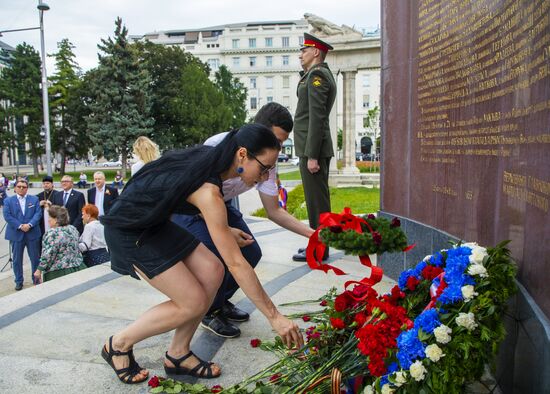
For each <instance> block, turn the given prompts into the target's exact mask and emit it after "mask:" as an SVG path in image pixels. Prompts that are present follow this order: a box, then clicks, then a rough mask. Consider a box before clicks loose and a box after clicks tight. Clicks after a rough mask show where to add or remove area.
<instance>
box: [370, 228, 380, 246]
mask: <svg viewBox="0 0 550 394" xmlns="http://www.w3.org/2000/svg"><path fill="white" fill-rule="evenodd" d="M372 240H373V241H374V243H375V244H376V245H377V246H380V244H381V243H382V236H381V235H380V233H379V232H378V231H374V232H373V233H372Z"/></svg>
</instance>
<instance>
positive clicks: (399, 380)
mask: <svg viewBox="0 0 550 394" xmlns="http://www.w3.org/2000/svg"><path fill="white" fill-rule="evenodd" d="M405 383H407V377H406V376H405V372H403V371H399V372H396V373H395V385H396V386H397V387H401V386H402V385H404V384H405Z"/></svg>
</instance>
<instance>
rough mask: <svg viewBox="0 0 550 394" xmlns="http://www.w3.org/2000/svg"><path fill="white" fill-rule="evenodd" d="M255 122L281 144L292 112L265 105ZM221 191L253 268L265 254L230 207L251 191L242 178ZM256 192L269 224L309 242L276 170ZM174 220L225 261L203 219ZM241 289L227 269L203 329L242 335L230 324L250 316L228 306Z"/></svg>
mask: <svg viewBox="0 0 550 394" xmlns="http://www.w3.org/2000/svg"><path fill="white" fill-rule="evenodd" d="M254 122H256V123H260V124H263V125H264V126H267V127H270V128H271V130H272V131H273V133H274V134H275V136H276V137H277V139H278V140H279V141H280V142H281V144H282V143H283V142H284V141H286V139H287V138H288V135H289V134H290V132H291V131H292V127H293V121H292V115H291V114H290V112H289V111H288V110H287V109H286V108H285V107H283V106H282V105H280V104H278V103H275V102H271V103H268V104H266V105H264V106H263V107H262V108H261V109H260V110H259V111H258V113H257V114H256V116H255V118H254ZM226 134H227V133H220V134H217V135H214V136H213V137H210V138H209V139H207V140H206V141H205V143H204V144H205V145H212V146H215V145H217V144H219V143H220V142H221V141H222V140H223V139H224V137H225V136H226ZM222 188H223V195H224V196H223V198H224V200H225V201H226V207H227V221H228V224H229V227H231V229H232V232H233V235H234V236H235V238H236V239H237V243H238V244H239V246H240V247H241V252H242V254H243V256H244V257H245V259H246V260H247V261H248V263H249V264H250V265H251V266H252V267H253V268H254V267H256V265H257V264H258V262H259V261H260V259H261V257H262V251H261V249H260V247H259V245H258V244H257V242H256V241H255V240H254V237H253V236H252V232H251V231H250V229H249V228H248V226H247V225H246V223H245V221H244V219H243V217H242V213H240V212H239V211H238V210H237V209H236V208H235V207H233V206H232V205H231V204H230V201H231V199H232V198H234V197H236V196H238V195H239V194H241V193H244V192H245V191H247V190H249V189H250V187H248V186H246V185H245V184H244V182H242V181H241V178H240V177H237V178H232V179H228V180H226V181H225V182H224V183H223V186H222ZM256 189H257V190H258V192H259V193H260V199H261V201H262V204H263V206H264V208H265V210H266V212H267V215H268V218H269V219H270V220H272V221H273V222H275V223H277V224H278V225H279V226H281V227H284V228H286V229H287V230H290V231H292V232H295V233H296V234H300V235H303V236H304V237H308V238H309V237H310V236H311V234H313V230H312V229H311V228H310V227H309V226H307V225H306V224H304V223H302V222H300V221H299V220H297V219H296V218H295V217H294V216H292V215H291V214H289V213H288V212H287V211H286V210H284V209H283V208H281V207H280V206H279V199H278V194H279V190H278V187H277V169H276V168H273V169H271V170H269V172H267V173H266V174H265V175H264V178H263V180H262V182H260V183H258V184H257V185H256ZM172 220H173V221H174V222H175V223H177V224H178V225H180V226H182V227H183V228H185V229H186V230H188V231H189V232H191V233H192V234H193V235H194V236H195V237H197V239H199V240H200V241H201V242H202V243H203V244H204V245H205V246H206V247H208V249H210V250H211V251H212V252H213V253H214V254H216V255H217V256H218V257H219V258H220V260H222V261H223V259H222V258H221V255H220V253H219V252H218V250H217V249H216V247H215V246H214V242H213V241H212V238H211V237H210V234H209V233H208V229H207V227H206V223H205V222H204V220H203V219H202V217H201V216H200V215H195V216H188V215H173V217H172ZM238 289H239V286H238V285H237V282H236V281H235V279H234V278H233V277H232V275H231V274H230V273H229V271H228V270H227V268H226V270H225V278H224V281H223V283H222V285H221V287H220V289H219V290H218V294H217V295H216V298H215V299H214V302H213V303H212V306H211V307H210V310H209V311H208V313H207V314H206V316H205V317H204V318H203V320H202V323H201V325H202V326H203V327H204V328H206V329H208V330H210V331H212V332H213V333H214V334H216V335H218V336H221V337H225V338H235V337H238V336H239V335H240V333H241V331H240V330H239V328H238V327H236V326H235V325H233V324H232V323H230V321H234V322H243V321H247V320H248V319H249V315H248V313H246V312H244V311H242V310H240V309H238V308H236V307H235V306H234V305H233V304H232V303H231V302H229V299H230V298H231V297H232V296H233V294H235V292H236V291H237V290H238Z"/></svg>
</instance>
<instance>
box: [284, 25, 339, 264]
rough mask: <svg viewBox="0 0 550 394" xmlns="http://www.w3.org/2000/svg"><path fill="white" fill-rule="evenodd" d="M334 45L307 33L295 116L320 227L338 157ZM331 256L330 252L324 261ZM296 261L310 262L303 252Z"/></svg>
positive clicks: (310, 201)
mask: <svg viewBox="0 0 550 394" xmlns="http://www.w3.org/2000/svg"><path fill="white" fill-rule="evenodd" d="M331 49H333V48H332V46H330V45H329V44H327V43H326V42H323V41H321V40H320V39H318V38H317V37H315V36H312V35H311V34H308V33H304V45H303V46H302V48H301V49H300V63H301V65H302V68H303V71H302V72H301V73H300V75H301V79H300V82H299V83H298V88H297V95H298V105H297V107H296V114H295V116H294V143H295V148H296V155H297V156H298V157H300V174H301V175H302V184H303V185H304V195H305V199H306V205H307V211H308V217H309V225H310V227H312V228H314V229H315V228H317V227H318V226H319V215H320V214H321V213H323V212H330V194H329V188H328V171H329V164H330V159H331V158H332V156H334V151H333V149H332V138H331V136H330V127H329V115H330V111H331V109H332V105H333V104H334V99H335V98H336V82H335V80H334V76H333V75H332V72H331V71H330V69H329V67H328V65H327V64H326V63H325V57H326V55H327V52H328V51H329V50H331ZM327 257H328V249H327V253H325V256H323V260H325V259H326V258H327ZM292 259H293V260H294V261H306V256H305V250H304V249H300V250H298V253H297V254H295V255H294V256H293V257H292Z"/></svg>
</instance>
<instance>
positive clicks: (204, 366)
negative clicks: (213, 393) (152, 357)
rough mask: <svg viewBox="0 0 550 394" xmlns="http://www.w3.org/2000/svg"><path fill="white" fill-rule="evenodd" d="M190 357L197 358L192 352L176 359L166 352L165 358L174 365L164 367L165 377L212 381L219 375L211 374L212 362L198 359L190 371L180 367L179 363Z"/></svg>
mask: <svg viewBox="0 0 550 394" xmlns="http://www.w3.org/2000/svg"><path fill="white" fill-rule="evenodd" d="M191 356H195V357H197V356H196V355H195V354H194V353H193V352H192V351H190V352H189V353H187V354H186V355H185V356H183V357H180V358H177V359H176V358H174V357H172V356H170V355H169V354H168V352H166V358H167V359H168V360H170V362H171V363H172V364H174V367H168V366H166V365H164V371H165V372H166V374H167V375H189V376H193V377H195V378H201V379H213V378H217V377H218V376H220V375H221V372H220V373H219V374H217V375H214V374H212V365H214V363H213V362H208V361H204V360H201V359H200V358H198V357H197V359H198V360H199V363H198V364H197V365H196V366H195V367H194V368H191V369H190V368H186V367H180V365H181V363H182V362H184V361H185V360H187V359H188V358H189V357H191ZM205 372H206V374H205Z"/></svg>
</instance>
